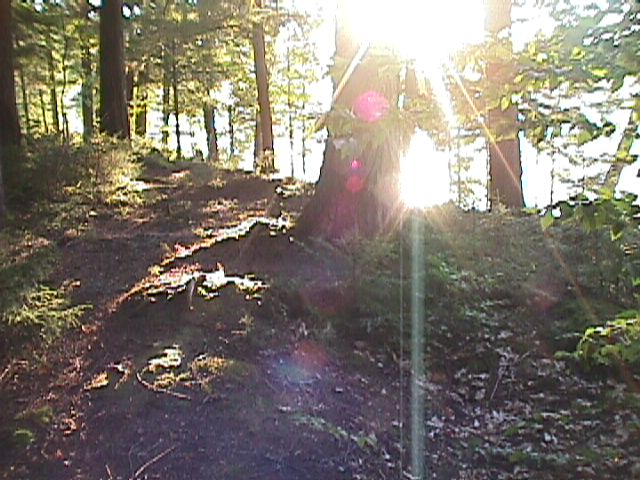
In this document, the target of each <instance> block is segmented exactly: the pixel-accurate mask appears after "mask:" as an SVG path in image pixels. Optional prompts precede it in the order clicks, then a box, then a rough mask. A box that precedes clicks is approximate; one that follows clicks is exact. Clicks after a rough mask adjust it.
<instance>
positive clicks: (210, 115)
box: [202, 104, 218, 163]
mask: <svg viewBox="0 0 640 480" xmlns="http://www.w3.org/2000/svg"><path fill="white" fill-rule="evenodd" d="M202 119H203V121H204V130H205V132H206V134H207V160H208V161H209V162H212V163H215V162H217V161H218V132H217V131H216V108H215V106H214V105H211V104H205V105H204V107H202Z"/></svg>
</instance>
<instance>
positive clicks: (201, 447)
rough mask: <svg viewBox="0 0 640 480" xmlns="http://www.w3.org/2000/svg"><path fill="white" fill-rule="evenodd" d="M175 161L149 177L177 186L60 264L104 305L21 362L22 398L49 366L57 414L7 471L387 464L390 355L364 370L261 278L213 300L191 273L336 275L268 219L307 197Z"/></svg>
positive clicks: (90, 474)
mask: <svg viewBox="0 0 640 480" xmlns="http://www.w3.org/2000/svg"><path fill="white" fill-rule="evenodd" d="M158 173H160V174H161V175H162V174H164V176H158ZM167 173H169V172H156V174H155V176H151V177H150V178H148V181H149V182H150V183H153V184H155V185H156V186H157V187H156V188H158V189H159V190H160V191H162V190H166V191H169V192H170V198H168V199H167V200H161V201H159V202H156V203H155V204H153V205H152V206H151V207H150V208H147V209H144V210H141V211H140V212H138V213H137V214H136V216H135V217H133V218H127V219H125V220H118V219H114V218H110V217H104V218H101V217H98V218H96V219H95V221H94V223H93V225H92V226H91V229H90V231H89V232H88V233H87V234H86V235H85V236H84V237H81V238H78V239H76V240H73V241H71V242H69V243H68V244H67V245H66V246H65V247H64V249H63V263H62V266H61V268H60V269H59V271H58V275H59V276H60V278H72V279H74V280H76V281H77V282H78V283H79V285H80V286H79V287H78V289H77V293H76V299H77V300H78V301H80V302H86V301H89V302H91V303H93V304H94V305H95V306H96V309H95V310H96V311H95V314H94V315H95V317H96V320H95V321H93V322H90V323H88V324H86V325H85V326H84V327H83V330H82V332H81V333H78V334H76V335H70V336H69V337H68V338H67V339H66V340H65V341H64V342H63V345H62V347H61V348H60V350H59V351H58V352H57V354H56V355H55V358H54V357H53V356H52V359H51V360H52V361H55V362H56V363H58V362H60V363H58V364H56V365H53V364H49V365H48V368H46V369H45V370H46V371H43V372H41V373H40V375H38V374H36V373H34V372H28V373H27V372H23V373H21V372H20V371H17V372H16V373H15V374H14V375H13V379H12V384H11V386H12V387H13V392H12V393H13V394H14V395H15V396H16V398H14V400H15V401H20V398H17V397H20V396H23V395H26V394H27V392H25V389H24V383H25V381H27V376H31V378H30V381H31V383H34V384H35V383H40V382H44V383H47V378H49V388H48V391H47V392H46V393H45V392H40V395H37V394H36V392H30V393H31V395H27V396H26V397H24V398H23V399H24V401H28V402H29V404H30V405H29V407H28V409H30V410H31V411H38V409H40V408H42V407H43V406H46V408H51V409H52V411H53V412H54V415H55V419H54V420H53V421H52V423H51V424H50V425H47V426H46V427H45V426H42V428H40V431H39V432H38V433H39V434H44V435H46V440H45V441H44V442H42V441H39V442H37V447H36V445H35V444H34V445H33V446H32V447H29V448H28V449H27V454H26V455H25V456H18V457H17V458H14V459H7V460H8V463H12V465H10V466H8V467H9V468H8V469H7V470H6V471H7V472H11V474H10V477H11V478H48V479H57V478H59V479H69V478H77V479H82V478H87V479H95V478H105V479H106V478H109V479H111V478H113V479H115V478H124V479H126V478H163V479H170V478H185V479H186V478H193V479H197V478H220V479H233V478H238V479H240V478H242V479H249V478H260V479H270V478H273V479H275V478H278V479H303V478H309V479H315V478H382V477H381V476H384V475H387V474H388V473H389V472H390V471H391V470H392V469H393V468H395V465H394V462H392V461H390V459H391V456H390V454H388V453H386V452H393V450H394V448H396V447H395V446H394V445H393V438H394V436H395V433H396V432H395V431H396V430H397V425H398V422H397V419H398V408H397V406H396V405H397V399H396V398H394V397H393V394H392V392H393V385H389V384H387V383H386V382H385V380H384V372H383V370H382V368H387V369H393V368H394V366H393V365H392V364H389V365H387V366H386V367H382V368H381V367H378V366H376V367H375V368H370V369H369V370H370V373H366V372H365V371H358V372H356V371H352V369H351V367H350V366H349V363H350V362H351V359H350V358H348V356H347V357H345V352H344V350H340V349H336V350H332V349H330V348H329V347H327V346H326V345H323V344H322V343H321V342H318V341H315V340H312V339H310V338H307V337H306V332H304V328H305V327H304V325H303V323H304V322H303V321H302V320H300V319H291V318H288V317H287V312H286V308H284V307H283V306H281V305H280V304H279V302H278V301H275V300H273V299H270V300H264V299H262V298H261V297H262V296H263V295H265V294H264V293H263V292H262V291H261V290H262V287H260V288H259V289H258V290H257V291H248V290H247V289H246V288H245V289H243V288H241V287H243V286H242V285H239V286H238V288H234V286H233V285H228V286H225V287H221V288H219V289H218V287H215V288H214V289H213V291H211V292H209V295H210V297H211V298H209V299H206V300H205V299H204V298H203V297H202V296H200V295H198V293H197V292H195V293H193V295H192V294H191V293H190V292H189V285H184V284H181V283H180V281H179V278H180V275H182V274H184V273H185V272H194V271H196V270H197V271H199V272H218V276H219V277H220V274H221V272H222V268H224V271H225V272H226V273H227V276H231V274H233V275H235V276H237V277H238V278H239V279H244V278H245V276H246V275H249V278H251V279H254V280H256V281H258V280H260V282H261V284H263V285H264V286H265V287H267V288H273V284H274V283H276V284H277V282H278V281H280V280H282V279H283V277H284V276H286V275H288V274H289V273H291V272H293V271H297V273H296V275H297V277H298V278H301V277H302V278H304V277H305V276H306V278H308V279H312V278H316V279H317V278H320V279H321V282H324V283H325V284H331V282H332V281H334V280H335V278H336V275H339V273H340V270H341V268H342V267H341V266H340V265H339V263H340V259H337V260H336V259H325V260H324V261H321V262H316V263H317V265H308V268H300V266H301V265H300V264H298V266H296V259H295V258H292V257H291V254H292V252H293V251H295V250H296V249H298V250H297V251H298V254H299V255H300V256H299V258H298V259H297V260H299V261H301V262H308V260H309V258H304V257H305V255H307V254H306V253H305V252H304V250H302V249H299V247H295V246H294V245H293V244H291V243H290V241H289V238H288V236H287V234H286V229H285V228H273V227H274V226H275V227H278V225H273V226H271V227H269V226H267V225H265V224H264V223H259V222H260V221H263V222H268V221H269V220H271V221H274V222H275V221H276V220H277V217H276V216H275V215H274V214H279V213H280V209H281V208H282V206H283V204H284V203H287V202H288V203H289V204H291V205H292V207H293V208H295V207H296V205H295V203H296V199H295V197H294V198H292V199H290V200H289V201H286V200H285V199H284V198H283V195H282V194H278V193H276V188H277V187H278V186H279V185H278V183H276V182H268V181H265V180H259V179H252V178H243V177H241V176H238V175H231V174H224V173H221V174H220V175H217V176H216V177H215V178H212V179H211V180H210V181H208V182H207V183H206V184H200V185H199V184H198V179H193V178H190V174H189V173H184V172H173V173H172V174H169V175H168V176H166V174H167ZM279 191H280V190H279ZM254 219H256V221H257V222H258V223H256V224H255V225H253V222H252V220H254ZM238 225H241V226H242V225H245V226H248V227H250V228H248V229H246V230H247V231H245V232H242V231H236V230H234V227H237V226H238ZM280 227H282V225H280ZM241 230H242V228H241ZM235 235H238V239H235V238H234V236H235ZM225 237H229V238H225ZM293 255H296V253H293ZM285 258H286V260H287V264H286V265H285V264H284V263H283V260H284V259H285ZM222 276H223V277H224V274H222ZM167 279H168V280H167ZM176 279H178V280H176ZM184 287H186V289H185V288H184ZM203 288H204V285H203V284H202V278H200V279H199V280H198V285H197V287H196V289H203ZM152 290H153V291H154V293H153V295H146V293H149V292H150V291H152ZM249 290H251V288H249ZM311 296H313V295H311ZM168 297H169V298H168ZM324 300H325V301H326V302H331V299H330V298H325V299H324ZM167 349H169V351H168V354H167ZM172 349H173V350H172ZM163 355H164V357H165V358H164V360H166V362H167V363H166V364H162V362H163ZM171 355H173V357H172V356H171ZM357 355H360V356H361V357H362V358H363V359H364V363H365V364H367V363H371V362H373V361H374V359H373V358H371V359H369V358H367V355H368V354H367V353H366V352H364V351H363V352H357ZM150 359H151V361H150ZM153 359H155V361H157V364H156V365H155V366H154V365H153V361H154V360H153ZM64 363H66V366H63V364H64ZM360 363H363V362H362V361H361V362H360ZM378 363H379V362H378V361H376V362H375V364H378ZM380 365H382V364H380ZM7 390H9V391H11V390H12V389H11V388H9V389H7ZM36 390H37V388H36ZM381 392H382V393H381ZM383 451H384V452H385V455H384V456H382V455H379V454H378V453H379V452H383ZM374 452H375V453H376V456H375V457H372V453H374ZM385 457H387V459H388V460H385ZM372 458H375V459H376V460H374V461H372ZM385 472H386V473H385Z"/></svg>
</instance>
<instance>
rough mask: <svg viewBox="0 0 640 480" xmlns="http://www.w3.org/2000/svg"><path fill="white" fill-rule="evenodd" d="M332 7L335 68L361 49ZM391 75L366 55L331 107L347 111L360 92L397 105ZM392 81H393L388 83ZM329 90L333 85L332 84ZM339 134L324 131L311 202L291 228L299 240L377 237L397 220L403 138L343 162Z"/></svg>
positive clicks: (340, 5) (395, 85)
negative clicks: (318, 167)
mask: <svg viewBox="0 0 640 480" xmlns="http://www.w3.org/2000/svg"><path fill="white" fill-rule="evenodd" d="M342 8H343V2H339V3H338V14H337V28H336V53H335V55H336V63H338V62H337V61H338V60H342V63H343V64H345V65H346V64H349V63H350V62H351V61H352V60H353V59H354V58H355V57H356V56H357V52H358V51H359V50H360V48H361V46H360V45H357V44H354V42H353V40H352V38H351V35H350V30H351V29H350V26H349V25H348V24H347V16H346V15H344V13H343V12H342V10H341V9H342ZM397 73H398V75H397V76H395V75H393V74H391V73H390V72H381V71H380V70H379V68H378V66H377V65H376V64H375V62H373V61H371V60H370V59H368V58H367V57H366V56H365V58H364V59H363V60H362V62H360V64H359V65H358V66H357V67H356V68H355V70H354V71H353V74H352V75H351V77H350V78H349V80H348V81H347V82H346V83H345V84H344V87H343V89H342V90H341V92H339V94H338V96H337V99H336V106H338V107H342V108H346V109H351V108H353V107H354V104H355V103H356V100H357V99H358V98H360V96H361V95H362V94H363V93H365V92H370V91H375V92H377V93H380V94H382V95H383V96H384V97H385V99H387V100H388V103H389V105H397V95H398V93H399V88H400V85H399V80H398V79H399V70H398V72H397ZM391 79H394V80H391ZM334 87H335V85H334ZM339 133H340V132H333V131H331V129H329V136H328V139H327V143H326V146H325V152H324V159H323V163H322V167H321V169H320V177H319V179H318V182H317V183H316V190H315V193H314V196H313V198H312V199H311V200H310V201H309V203H308V204H307V205H306V206H305V208H304V210H303V212H302V214H301V216H300V218H299V219H298V223H297V226H296V233H297V235H299V236H302V237H305V236H317V237H324V238H329V239H338V238H347V237H353V236H360V235H377V234H381V233H383V232H386V231H388V230H390V229H392V228H394V227H395V226H396V222H397V221H398V219H399V215H398V213H399V212H398V206H399V198H400V195H399V193H400V192H399V187H398V185H399V181H398V178H399V171H400V161H399V160H400V153H401V150H402V149H403V148H404V147H406V145H403V144H402V143H403V141H404V139H399V140H398V141H397V142H394V143H393V144H392V142H389V141H388V140H384V141H383V142H382V144H381V145H380V146H378V147H376V148H374V147H366V148H365V149H364V151H363V152H362V155H361V156H360V157H358V158H349V157H343V156H342V154H341V152H340V151H339V149H338V146H339V144H340V143H345V142H349V141H352V139H349V138H344V137H343V138H340V137H339Z"/></svg>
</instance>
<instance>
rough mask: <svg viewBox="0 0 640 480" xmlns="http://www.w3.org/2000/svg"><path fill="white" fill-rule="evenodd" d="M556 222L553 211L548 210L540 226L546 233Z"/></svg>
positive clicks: (541, 219)
mask: <svg viewBox="0 0 640 480" xmlns="http://www.w3.org/2000/svg"><path fill="white" fill-rule="evenodd" d="M555 220H556V219H555V218H554V216H553V213H551V210H547V213H545V214H544V215H543V216H542V217H540V225H541V227H542V231H546V230H547V229H548V228H549V227H551V225H553V223H554V222H555Z"/></svg>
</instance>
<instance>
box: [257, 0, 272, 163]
mask: <svg viewBox="0 0 640 480" xmlns="http://www.w3.org/2000/svg"><path fill="white" fill-rule="evenodd" d="M256 5H257V6H258V8H262V1H261V0H256ZM253 55H254V61H255V70H256V83H257V86H258V106H259V108H260V131H261V138H262V149H261V152H260V154H261V156H262V157H264V160H266V162H267V163H266V164H263V168H264V169H265V170H267V171H274V170H275V165H274V158H273V122H272V119H271V102H270V100H269V74H268V72H267V60H266V51H265V43H264V27H263V25H262V23H260V22H255V23H254V24H253Z"/></svg>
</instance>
